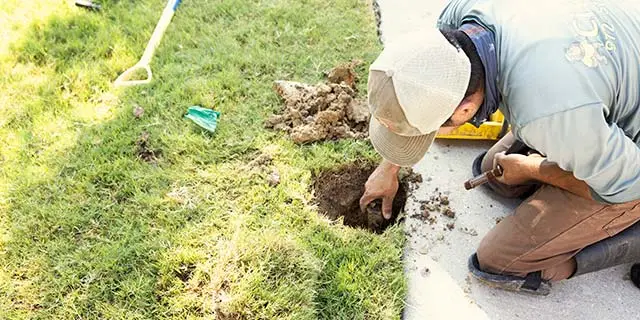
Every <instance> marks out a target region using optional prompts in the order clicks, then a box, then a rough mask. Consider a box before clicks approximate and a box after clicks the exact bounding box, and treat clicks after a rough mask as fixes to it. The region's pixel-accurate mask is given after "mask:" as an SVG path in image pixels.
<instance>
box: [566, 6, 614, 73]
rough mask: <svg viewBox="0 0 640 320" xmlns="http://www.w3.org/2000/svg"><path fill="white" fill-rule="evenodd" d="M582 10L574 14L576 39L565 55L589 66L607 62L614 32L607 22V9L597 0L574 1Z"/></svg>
mask: <svg viewBox="0 0 640 320" xmlns="http://www.w3.org/2000/svg"><path fill="white" fill-rule="evenodd" d="M574 3H575V4H578V5H580V6H582V7H583V8H584V11H582V12H580V13H577V14H575V15H574V19H573V23H572V29H573V31H574V32H575V34H576V41H574V42H572V43H571V44H570V45H569V47H568V48H567V49H566V50H565V57H566V58H567V60H569V61H571V62H582V63H583V64H584V65H585V66H587V67H589V68H595V67H598V66H600V65H601V64H607V63H608V61H607V56H608V53H612V52H615V51H616V50H617V46H616V40H617V39H616V32H615V28H614V27H613V26H612V25H611V24H610V23H608V21H607V18H608V17H609V15H610V14H609V11H608V9H607V8H606V6H605V5H604V4H602V3H601V2H600V1H599V0H579V1H576V2H574Z"/></svg>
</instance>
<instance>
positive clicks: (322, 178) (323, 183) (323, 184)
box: [313, 162, 418, 233]
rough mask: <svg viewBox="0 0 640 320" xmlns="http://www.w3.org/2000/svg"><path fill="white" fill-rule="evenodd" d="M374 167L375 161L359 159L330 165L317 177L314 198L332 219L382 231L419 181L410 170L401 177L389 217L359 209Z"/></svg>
mask: <svg viewBox="0 0 640 320" xmlns="http://www.w3.org/2000/svg"><path fill="white" fill-rule="evenodd" d="M373 170H375V165H374V164H371V163H366V162H356V163H352V164H348V165H344V166H342V167H339V168H334V169H328V170H324V171H322V172H320V173H319V174H317V175H316V176H315V177H314V183H313V188H314V191H315V199H316V203H317V204H318V207H319V210H320V213H321V214H324V215H326V216H327V217H329V218H330V219H333V220H336V219H338V218H340V217H343V218H344V224H345V225H347V226H350V227H356V228H364V229H368V230H370V231H372V232H375V233H382V232H383V231H384V230H385V229H387V228H388V227H389V226H391V225H392V224H394V223H395V222H396V220H397V218H398V215H399V214H400V212H401V211H402V210H403V209H404V205H405V202H406V201H407V191H408V189H409V187H410V184H411V183H412V182H416V180H418V179H416V175H415V174H407V175H405V177H404V178H403V179H401V181H400V187H399V189H398V193H397V194H396V198H395V199H394V201H393V215H392V217H391V219H389V220H387V219H385V218H384V217H382V214H381V213H380V211H379V208H380V203H378V206H377V209H378V210H369V211H368V212H367V213H362V212H361V211H360V198H361V197H362V195H363V194H364V184H365V183H366V182H367V179H368V178H369V175H371V173H372V172H373Z"/></svg>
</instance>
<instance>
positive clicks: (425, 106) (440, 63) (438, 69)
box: [368, 28, 471, 166]
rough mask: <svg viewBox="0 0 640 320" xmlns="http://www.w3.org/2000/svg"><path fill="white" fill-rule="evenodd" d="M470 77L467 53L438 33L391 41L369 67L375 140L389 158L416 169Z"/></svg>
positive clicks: (432, 31) (371, 133) (426, 32)
mask: <svg viewBox="0 0 640 320" xmlns="http://www.w3.org/2000/svg"><path fill="white" fill-rule="evenodd" d="M470 76H471V63H470V62H469V58H468V57H467V55H466V54H465V53H464V52H463V51H462V50H461V49H458V48H456V47H455V46H453V45H452V44H451V43H450V42H449V41H448V40H447V39H446V38H445V37H444V36H443V35H442V33H441V32H440V31H439V30H438V29H436V28H433V29H423V30H420V31H418V32H412V33H408V34H405V35H403V36H402V37H399V38H398V39H396V40H394V41H392V42H389V43H387V45H386V47H385V49H384V50H383V51H382V53H381V54H380V56H378V58H377V59H376V61H375V62H374V63H373V64H372V65H371V67H370V68H369V83H368V87H369V88H368V91H369V110H370V111H371V121H370V124H369V136H370V138H371V142H372V144H373V146H374V148H375V149H376V151H378V153H380V155H382V157H383V158H385V159H386V160H388V161H390V162H392V163H394V164H396V165H399V166H412V165H414V164H415V163H417V162H418V161H420V159H422V157H423V156H424V154H425V153H426V152H427V150H428V149H429V146H431V144H432V143H433V140H434V139H435V137H436V134H437V132H438V129H439V128H440V126H442V124H444V123H445V121H447V120H448V119H449V117H451V115H452V114H453V112H454V111H455V109H456V107H457V106H458V105H459V104H460V102H461V101H462V99H463V98H464V94H465V92H466V90H467V86H468V84H469V77H470Z"/></svg>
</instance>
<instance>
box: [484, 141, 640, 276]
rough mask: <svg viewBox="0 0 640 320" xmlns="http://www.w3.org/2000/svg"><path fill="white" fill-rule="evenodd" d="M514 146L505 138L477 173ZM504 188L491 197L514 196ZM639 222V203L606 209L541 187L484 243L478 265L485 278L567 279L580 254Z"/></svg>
mask: <svg viewBox="0 0 640 320" xmlns="http://www.w3.org/2000/svg"><path fill="white" fill-rule="evenodd" d="M514 141H515V138H514V137H513V135H512V134H511V133H509V134H507V135H506V136H505V137H504V138H503V139H501V140H500V141H499V142H498V143H496V145H494V146H493V147H492V148H491V149H490V150H489V151H488V152H487V155H486V156H485V157H484V160H483V162H482V171H483V172H484V171H487V170H490V169H491V168H492V167H493V156H494V155H495V154H496V153H499V152H503V151H506V150H507V149H508V148H509V147H510V146H511V144H513V142H514ZM495 184H496V182H493V185H494V186H495ZM510 188H512V187H509V186H505V185H501V186H499V188H497V192H498V193H502V194H503V195H506V196H510V197H515V196H517V194H514V193H513V192H508V191H506V190H507V189H510ZM516 188H517V187H516ZM639 220H640V201H633V202H628V203H622V204H616V205H606V204H602V203H598V202H596V201H593V200H588V199H585V198H582V197H579V196H577V195H574V194H572V193H570V192H568V191H564V190H562V189H559V188H556V187H554V186H551V185H546V184H542V185H540V186H539V187H538V189H537V191H535V193H534V194H533V195H532V196H530V197H529V198H528V199H526V200H524V202H523V203H522V204H521V205H520V206H519V207H518V208H516V210H515V212H514V213H513V214H512V215H510V216H508V217H506V218H504V219H503V220H502V221H501V222H500V223H498V224H497V225H496V226H495V227H494V228H493V229H492V230H491V231H490V232H489V233H488V234H487V235H486V236H485V237H484V239H483V240H482V242H481V243H480V246H479V248H478V252H477V253H478V261H479V262H480V267H481V268H482V270H484V271H486V272H491V273H496V274H508V275H515V276H526V275H527V274H528V273H530V272H536V271H542V278H543V279H545V280H551V281H558V280H563V279H567V278H569V277H571V275H572V274H573V273H574V272H575V270H576V261H575V258H574V256H575V255H576V254H577V253H578V252H580V250H582V249H583V248H585V247H586V246H588V245H590V244H593V243H596V242H598V241H600V240H603V239H606V238H608V237H611V236H614V235H615V234H617V233H619V232H621V231H623V230H624V229H626V228H628V227H630V226H632V225H633V224H634V223H635V222H637V221H639Z"/></svg>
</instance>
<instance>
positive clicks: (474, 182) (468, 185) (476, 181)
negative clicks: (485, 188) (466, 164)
mask: <svg viewBox="0 0 640 320" xmlns="http://www.w3.org/2000/svg"><path fill="white" fill-rule="evenodd" d="M503 173H504V171H503V170H502V167H501V166H497V167H496V168H495V169H493V170H490V171H487V172H485V173H483V174H481V175H479V176H477V177H475V178H472V179H469V180H468V181H467V182H465V183H464V188H465V189H467V190H471V189H473V188H476V187H478V186H481V185H483V184H485V183H487V182H489V181H490V180H491V179H495V178H497V177H501V176H502V174H503Z"/></svg>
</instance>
